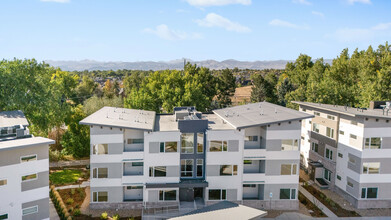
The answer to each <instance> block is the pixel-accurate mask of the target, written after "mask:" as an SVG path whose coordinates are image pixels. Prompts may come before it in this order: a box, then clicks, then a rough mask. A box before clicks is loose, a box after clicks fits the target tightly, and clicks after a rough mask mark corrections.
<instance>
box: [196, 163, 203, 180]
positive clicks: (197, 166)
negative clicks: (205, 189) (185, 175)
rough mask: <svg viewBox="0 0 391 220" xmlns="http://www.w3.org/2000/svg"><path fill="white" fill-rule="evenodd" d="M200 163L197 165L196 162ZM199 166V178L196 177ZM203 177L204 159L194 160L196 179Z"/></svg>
mask: <svg viewBox="0 0 391 220" xmlns="http://www.w3.org/2000/svg"><path fill="white" fill-rule="evenodd" d="M199 161H201V164H198V162H199ZM199 166H201V174H202V175H201V176H199V175H198V168H199ZM203 176H204V159H196V177H203Z"/></svg>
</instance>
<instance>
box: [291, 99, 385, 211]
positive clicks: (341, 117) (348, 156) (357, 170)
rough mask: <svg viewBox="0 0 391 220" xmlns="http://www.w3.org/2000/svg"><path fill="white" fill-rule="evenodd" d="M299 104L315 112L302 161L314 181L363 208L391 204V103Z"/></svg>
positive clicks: (305, 134)
mask: <svg viewBox="0 0 391 220" xmlns="http://www.w3.org/2000/svg"><path fill="white" fill-rule="evenodd" d="M295 103H297V104H299V105H300V111H302V112H306V113H310V114H313V115H314V116H315V117H314V118H312V119H306V120H303V123H302V126H303V129H302V131H303V133H302V139H303V141H302V146H301V155H302V164H303V165H304V166H305V167H307V168H308V171H309V174H310V177H311V178H312V180H313V181H314V182H315V183H317V184H318V185H319V186H320V187H321V188H330V189H332V190H335V191H337V192H338V193H340V194H341V195H343V196H344V197H345V198H346V199H347V200H348V201H349V202H351V203H352V204H353V205H354V206H355V207H357V208H391V191H390V190H389V189H390V187H391V123H390V119H391V112H389V110H390V106H391V105H390V104H391V103H387V105H386V102H371V106H370V107H369V108H368V109H366V108H365V109H364V108H351V107H347V106H338V105H327V104H318V103H308V102H295Z"/></svg>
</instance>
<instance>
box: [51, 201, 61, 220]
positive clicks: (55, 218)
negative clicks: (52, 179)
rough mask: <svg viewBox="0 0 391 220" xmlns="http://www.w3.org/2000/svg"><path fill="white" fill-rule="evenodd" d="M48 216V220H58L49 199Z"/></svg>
mask: <svg viewBox="0 0 391 220" xmlns="http://www.w3.org/2000/svg"><path fill="white" fill-rule="evenodd" d="M49 213H50V214H49V215H50V220H60V217H59V216H58V214H57V211H56V208H55V207H54V205H53V202H52V200H51V199H50V198H49Z"/></svg>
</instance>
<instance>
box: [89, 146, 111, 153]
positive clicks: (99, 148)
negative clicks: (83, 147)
mask: <svg viewBox="0 0 391 220" xmlns="http://www.w3.org/2000/svg"><path fill="white" fill-rule="evenodd" d="M92 151H93V152H92V154H95V155H98V154H108V152H109V151H108V144H94V145H93V150H92Z"/></svg>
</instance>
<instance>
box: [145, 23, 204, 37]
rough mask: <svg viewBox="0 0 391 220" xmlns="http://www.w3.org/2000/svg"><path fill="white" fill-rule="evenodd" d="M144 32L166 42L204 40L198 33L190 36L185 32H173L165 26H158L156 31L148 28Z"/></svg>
mask: <svg viewBox="0 0 391 220" xmlns="http://www.w3.org/2000/svg"><path fill="white" fill-rule="evenodd" d="M143 32H145V33H149V34H154V35H156V36H158V37H160V38H162V39H164V40H172V41H176V40H186V39H200V38H202V36H201V34H198V33H191V34H188V33H186V32H183V31H176V30H171V29H169V28H168V26H167V25H165V24H161V25H158V26H156V28H155V29H151V28H146V29H144V30H143Z"/></svg>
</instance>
